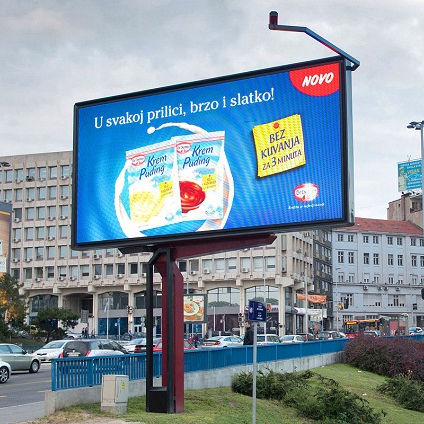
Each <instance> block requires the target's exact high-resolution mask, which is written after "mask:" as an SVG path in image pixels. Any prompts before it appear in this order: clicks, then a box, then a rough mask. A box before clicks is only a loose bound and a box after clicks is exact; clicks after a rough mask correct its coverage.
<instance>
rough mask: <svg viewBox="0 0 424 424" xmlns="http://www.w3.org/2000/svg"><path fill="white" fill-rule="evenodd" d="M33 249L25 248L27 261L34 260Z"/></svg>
mask: <svg viewBox="0 0 424 424" xmlns="http://www.w3.org/2000/svg"><path fill="white" fill-rule="evenodd" d="M32 253H33V250H32V247H25V249H24V257H25V259H28V260H32Z"/></svg>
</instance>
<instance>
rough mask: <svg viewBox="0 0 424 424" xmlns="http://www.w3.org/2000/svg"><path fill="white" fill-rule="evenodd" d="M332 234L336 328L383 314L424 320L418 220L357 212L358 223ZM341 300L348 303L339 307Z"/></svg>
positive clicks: (423, 247)
mask: <svg viewBox="0 0 424 424" xmlns="http://www.w3.org/2000/svg"><path fill="white" fill-rule="evenodd" d="M332 239H333V281H334V284H333V293H334V294H333V299H334V302H333V315H334V316H335V317H336V320H335V325H334V328H340V329H341V327H342V324H343V321H345V320H350V319H368V318H369V319H373V318H378V317H379V316H381V315H383V316H387V317H392V318H393V319H396V318H402V319H406V320H407V322H408V325H409V326H413V325H418V326H420V325H421V326H422V325H424V301H423V300H422V299H421V289H422V288H423V287H424V238H423V232H422V230H421V229H420V228H419V227H418V226H416V225H414V224H412V223H411V222H405V221H393V220H383V219H368V218H356V219H355V225H354V226H352V227H346V228H340V229H337V230H333V236H332ZM344 301H345V302H344ZM339 302H344V303H345V304H346V305H347V308H344V309H343V310H340V311H339V309H338V307H337V305H338V303H339ZM337 317H338V318H339V320H338V321H337Z"/></svg>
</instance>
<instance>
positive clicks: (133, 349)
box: [124, 337, 161, 353]
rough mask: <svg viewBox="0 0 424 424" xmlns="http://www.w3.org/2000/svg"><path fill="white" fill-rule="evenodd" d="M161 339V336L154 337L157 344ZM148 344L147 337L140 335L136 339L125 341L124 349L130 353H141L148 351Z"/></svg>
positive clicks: (154, 342)
mask: <svg viewBox="0 0 424 424" xmlns="http://www.w3.org/2000/svg"><path fill="white" fill-rule="evenodd" d="M159 340H161V338H160V337H153V345H155V344H156V343H157V342H158V341H159ZM146 344H147V339H146V337H138V338H136V339H132V340H130V341H128V342H126V343H125V345H124V349H125V350H126V351H127V352H128V353H140V352H145V351H146Z"/></svg>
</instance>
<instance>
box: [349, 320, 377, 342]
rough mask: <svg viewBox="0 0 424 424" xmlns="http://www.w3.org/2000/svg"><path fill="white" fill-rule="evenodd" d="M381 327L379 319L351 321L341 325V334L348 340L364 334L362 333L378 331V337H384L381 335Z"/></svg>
mask: <svg viewBox="0 0 424 424" xmlns="http://www.w3.org/2000/svg"><path fill="white" fill-rule="evenodd" d="M382 327H383V325H382V323H381V321H380V319H353V320H348V321H345V322H344V323H343V332H344V333H345V334H346V337H348V338H349V339H354V338H355V337H357V336H358V335H360V334H364V331H378V332H379V334H380V335H385V334H383V333H382Z"/></svg>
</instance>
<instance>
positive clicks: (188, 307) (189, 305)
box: [183, 294, 207, 323]
mask: <svg viewBox="0 0 424 424" xmlns="http://www.w3.org/2000/svg"><path fill="white" fill-rule="evenodd" d="M206 299H207V298H206V295H205V294H194V295H184V309H183V314H184V322H185V323H190V322H194V323H201V322H207V317H206V305H207V300H206Z"/></svg>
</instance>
